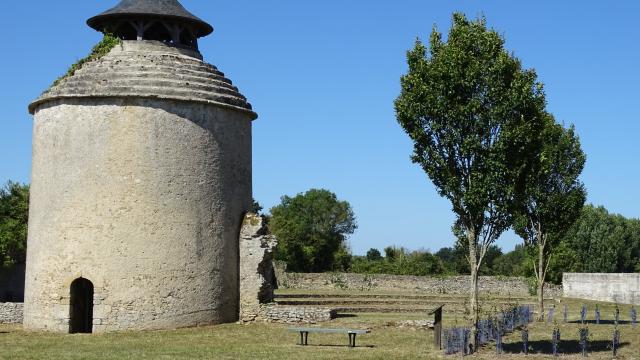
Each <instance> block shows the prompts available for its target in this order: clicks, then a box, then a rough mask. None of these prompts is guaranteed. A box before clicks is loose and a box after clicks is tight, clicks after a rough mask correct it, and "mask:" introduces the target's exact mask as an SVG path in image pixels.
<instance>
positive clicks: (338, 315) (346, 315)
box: [336, 314, 358, 319]
mask: <svg viewBox="0 0 640 360" xmlns="http://www.w3.org/2000/svg"><path fill="white" fill-rule="evenodd" d="M354 317H358V315H356V314H336V319H340V318H354Z"/></svg>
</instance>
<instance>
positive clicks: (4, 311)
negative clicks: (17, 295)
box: [0, 303, 24, 324]
mask: <svg viewBox="0 0 640 360" xmlns="http://www.w3.org/2000/svg"><path fill="white" fill-rule="evenodd" d="M23 308H24V306H23V303H0V324H21V323H22V316H23V315H22V314H23V312H22V309H23Z"/></svg>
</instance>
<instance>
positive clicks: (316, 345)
mask: <svg viewBox="0 0 640 360" xmlns="http://www.w3.org/2000/svg"><path fill="white" fill-rule="evenodd" d="M296 345H298V346H303V347H343V348H349V349H358V348H367V349H375V347H376V346H375V345H357V346H355V347H351V346H349V345H338V344H307V345H300V344H296Z"/></svg>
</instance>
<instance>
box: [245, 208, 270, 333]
mask: <svg viewBox="0 0 640 360" xmlns="http://www.w3.org/2000/svg"><path fill="white" fill-rule="evenodd" d="M277 243H278V242H277V240H276V237H275V236H273V235H269V234H267V228H266V226H265V224H264V222H263V219H262V217H260V216H259V215H256V214H247V215H246V216H245V218H244V221H243V224H242V229H241V230H240V320H242V321H254V320H260V319H264V311H263V304H268V303H271V302H272V301H273V290H274V286H273V285H274V284H275V274H274V269H273V251H274V250H275V247H276V245H277Z"/></svg>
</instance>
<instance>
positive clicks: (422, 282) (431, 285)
mask: <svg viewBox="0 0 640 360" xmlns="http://www.w3.org/2000/svg"><path fill="white" fill-rule="evenodd" d="M277 278H278V287H279V288H283V289H298V290H336V289H342V290H351V291H353V290H356V291H419V292H423V293H427V294H434V295H466V294H468V293H469V277H468V276H448V277H430V276H405V275H378V274H371V275H369V274H350V273H317V274H312V273H285V272H281V271H278V273H277ZM479 287H480V293H481V294H483V295H493V296H504V297H509V296H513V297H526V296H530V294H529V285H528V283H527V279H525V278H520V277H498V276H481V277H480V279H479ZM560 296H562V286H559V285H551V284H546V285H545V297H560Z"/></svg>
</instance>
